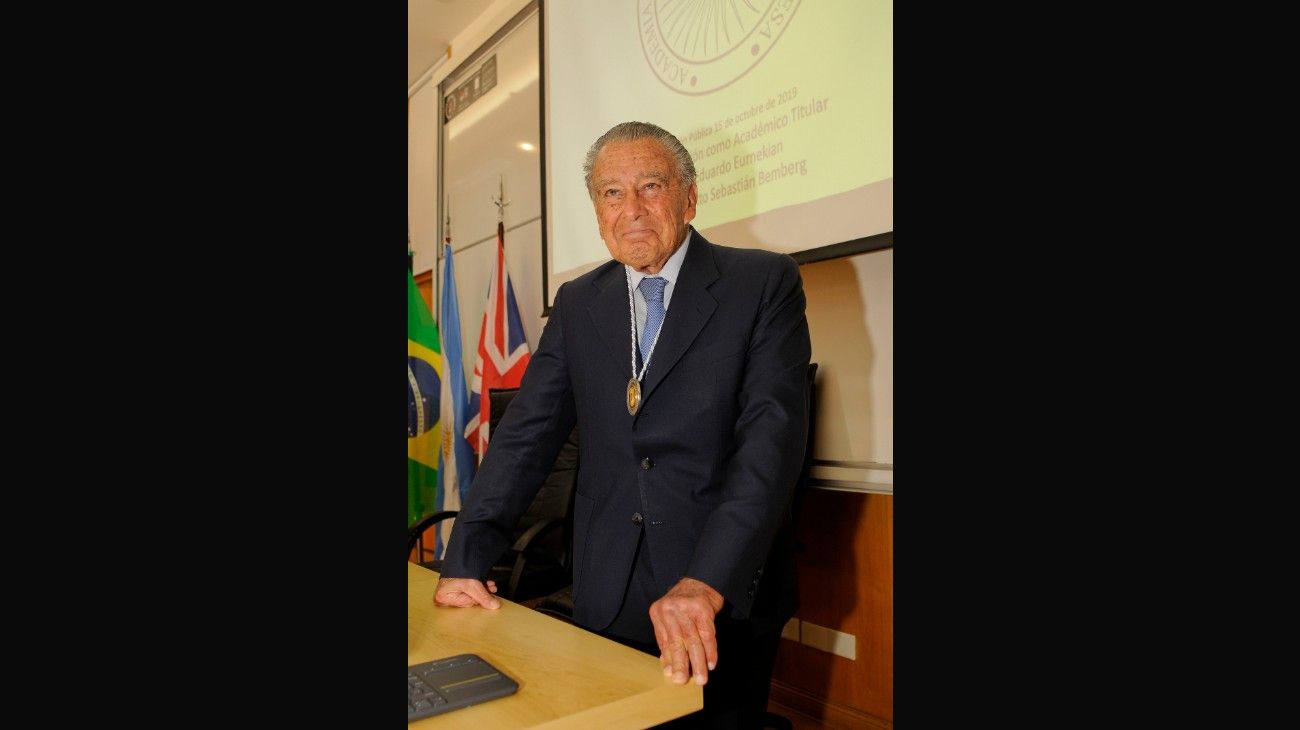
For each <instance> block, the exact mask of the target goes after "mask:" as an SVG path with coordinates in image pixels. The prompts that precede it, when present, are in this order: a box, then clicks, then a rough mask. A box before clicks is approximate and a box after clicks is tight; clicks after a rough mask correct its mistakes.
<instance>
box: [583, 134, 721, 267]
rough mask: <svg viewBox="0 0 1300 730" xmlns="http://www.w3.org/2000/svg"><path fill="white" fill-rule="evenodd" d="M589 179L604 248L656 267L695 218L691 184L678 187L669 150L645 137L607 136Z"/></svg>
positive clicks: (640, 264) (633, 264) (632, 261)
mask: <svg viewBox="0 0 1300 730" xmlns="http://www.w3.org/2000/svg"><path fill="white" fill-rule="evenodd" d="M591 185H592V191H591V193H592V200H593V202H594V203H595V205H596V221H597V222H598V223H599V224H600V237H601V238H603V239H605V246H606V247H607V248H609V254H610V255H611V256H613V257H614V258H615V259H616V260H617V261H620V262H622V263H625V264H627V265H629V266H631V267H632V268H634V269H636V270H638V271H642V272H645V273H650V274H657V273H659V269H661V268H662V267H663V265H664V264H665V263H666V262H667V261H668V258H669V257H670V256H672V255H673V252H674V251H676V250H677V245H678V244H679V243H681V242H682V239H684V238H686V224H687V223H690V222H691V220H692V219H694V218H695V196H696V187H695V185H693V184H692V185H691V186H690V187H689V188H683V187H682V184H681V180H679V179H678V176H677V162H676V160H674V159H673V156H672V154H671V153H669V152H668V150H667V149H665V148H664V146H663V145H661V144H660V143H658V142H656V141H654V140H651V139H634V140H621V141H615V142H610V143H609V144H606V145H605V148H604V149H602V150H601V151H600V154H599V155H597V156H596V164H595V165H593V166H592V174H591Z"/></svg>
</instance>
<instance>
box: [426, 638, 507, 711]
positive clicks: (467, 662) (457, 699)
mask: <svg viewBox="0 0 1300 730" xmlns="http://www.w3.org/2000/svg"><path fill="white" fill-rule="evenodd" d="M518 689H519V683H518V682H516V681H515V680H513V679H511V678H509V677H507V676H506V675H504V674H502V673H501V671H500V670H498V669H497V668H496V667H494V666H492V665H491V664H488V663H487V662H485V661H483V659H482V658H481V657H479V656H478V655H475V654H458V655H456V656H450V657H447V658H446V659H436V660H434V661H431V662H424V663H423V664H413V665H411V666H409V667H407V668H406V721H407V722H413V721H415V720H419V719H420V718H422V717H429V716H430V715H440V714H442V713H444V712H451V711H452V710H459V709H460V708H462V707H469V706H470V705H477V704H479V703H480V702H487V701H488V700H494V699H496V698H498V697H505V696H506V695H512V694H514V693H515V691H516V690H518Z"/></svg>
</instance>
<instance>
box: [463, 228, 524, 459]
mask: <svg viewBox="0 0 1300 730" xmlns="http://www.w3.org/2000/svg"><path fill="white" fill-rule="evenodd" d="M505 235H506V229H505V224H504V223H500V222H498V223H497V262H496V267H495V268H494V269H493V271H492V280H491V281H490V282H488V297H487V309H485V310H484V311H483V328H482V329H481V330H479V335H478V357H477V358H475V360H474V381H473V384H472V385H471V386H470V394H469V411H470V413H471V414H473V418H471V419H470V421H469V423H467V424H466V425H465V438H466V439H467V440H468V441H469V443H470V446H472V447H473V448H474V453H476V454H478V462H479V463H482V462H483V454H484V453H486V452H487V445H488V424H490V423H491V420H490V418H489V413H488V411H489V409H490V407H491V399H490V398H487V397H485V395H486V394H487V392H488V391H489V390H491V389H492V388H518V387H519V381H520V380H522V379H523V377H524V368H527V367H528V360H529V358H530V357H531V355H530V354H529V352H528V339H527V338H526V337H524V325H523V322H521V321H520V319H519V305H517V304H515V290H514V287H512V286H510V272H509V271H507V270H506V244H505Z"/></svg>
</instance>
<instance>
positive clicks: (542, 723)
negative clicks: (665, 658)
mask: <svg viewBox="0 0 1300 730" xmlns="http://www.w3.org/2000/svg"><path fill="white" fill-rule="evenodd" d="M406 566H407V570H406V663H407V664H408V665H410V664H418V663H420V662H427V661H430V660H432V659H440V658H442V657H446V656H451V655H453V654H466V653H471V654H478V655H479V656H481V657H483V658H484V659H486V660H487V661H488V662H489V663H490V664H492V665H493V666H495V667H496V668H498V669H500V670H501V671H502V672H505V673H506V674H507V675H509V676H510V677H511V678H512V679H514V680H515V681H516V682H518V683H519V691H518V692H516V693H515V694H513V695H511V696H509V697H504V698H501V699H496V700H491V701H489V702H485V703H483V704H481V705H475V706H473V707H466V708H463V709H460V710H454V711H452V712H448V713H446V714H444V715H435V716H433V717H428V718H425V719H423V720H419V721H417V722H413V723H410V725H408V727H411V728H438V729H439V730H442V729H443V728H447V729H449V730H451V729H454V728H467V729H469V730H498V729H499V728H501V729H504V728H523V727H540V728H548V729H549V728H584V729H586V728H645V727H650V726H652V725H656V724H658V723H661V722H666V721H668V720H671V719H673V718H675V717H681V716H682V715H687V714H690V713H692V712H695V711H696V710H698V709H700V708H701V707H703V706H704V690H703V688H701V687H700V686H699V685H697V684H695V683H694V682H690V681H688V682H687V683H686V684H684V685H679V684H673V682H672V680H671V679H668V678H667V677H665V676H664V674H663V670H662V669H660V667H659V659H658V658H656V657H653V656H650V655H649V654H643V653H641V652H639V651H636V650H635V649H631V648H628V647H626V646H623V645H622V644H619V643H616V642H613V641H610V640H609V639H605V638H602V637H600V636H597V635H595V634H593V633H591V632H589V631H584V630H583V629H580V628H578V627H576V626H571V625H569V624H567V623H564V622H563V621H560V620H558V619H554V618H551V617H550V616H546V615H544V614H541V613H538V612H537V611H534V610H532V609H529V608H525V607H524V606H520V605H519V604H517V603H512V602H510V601H506V600H502V601H501V608H500V609H497V610H495V611H493V610H489V609H485V608H442V607H437V606H434V605H433V593H434V589H435V587H436V585H437V582H438V574H437V573H435V572H433V571H431V570H428V569H426V568H422V567H420V566H419V565H416V564H415V563H409V562H408V563H407V564H406Z"/></svg>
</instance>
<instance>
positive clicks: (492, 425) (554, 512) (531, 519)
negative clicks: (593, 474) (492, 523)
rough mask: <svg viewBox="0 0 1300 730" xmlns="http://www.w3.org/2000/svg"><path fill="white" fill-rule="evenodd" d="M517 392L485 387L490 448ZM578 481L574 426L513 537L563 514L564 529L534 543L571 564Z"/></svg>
mask: <svg viewBox="0 0 1300 730" xmlns="http://www.w3.org/2000/svg"><path fill="white" fill-rule="evenodd" d="M518 392H519V389H518V388H501V389H490V390H488V398H490V399H491V401H490V402H491V415H490V417H489V419H488V449H489V450H490V449H491V448H492V433H493V432H495V431H496V429H497V424H499V423H500V422H501V418H502V417H503V416H504V415H505V412H506V408H507V407H508V406H509V405H510V401H511V400H513V399H514V397H515V394H516V393H518ZM577 483H578V427H577V426H574V427H573V430H572V431H570V432H569V438H568V440H566V441H565V443H564V446H562V447H560V453H559V454H558V455H557V456H556V457H555V465H554V466H552V467H551V472H550V474H548V475H547V477H546V481H545V482H543V483H542V487H541V489H539V490H538V491H537V496H535V497H534V498H533V501H532V503H531V504H529V505H528V509H527V510H525V511H524V514H523V516H522V517H520V518H519V524H518V525H517V526H516V527H515V537H516V538H518V537H519V536H520V535H522V534H523V533H524V532H526V531H527V530H528V529H529V528H530V527H532V526H533V525H535V524H537V523H539V522H544V521H546V520H549V519H553V518H556V517H563V518H565V520H566V525H565V529H564V530H562V531H552V532H550V533H548V534H546V535H544V536H543V537H542V538H541V539H540V541H539V542H538V543H537V546H536V547H537V549H538V550H540V551H542V552H544V553H545V554H547V555H552V556H556V558H557V559H558V560H559V561H560V563H561V564H563V565H565V566H566V567H572V566H570V565H569V561H570V560H571V559H572V549H571V548H572V544H573V495H574V493H575V492H576V491H577V489H576V486H577Z"/></svg>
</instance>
